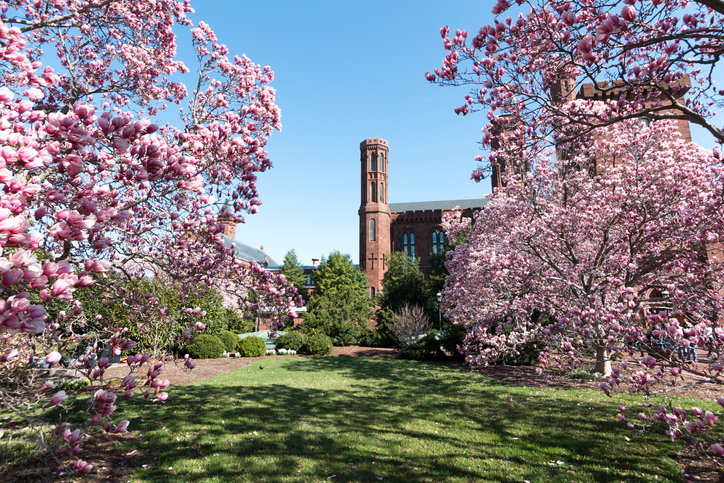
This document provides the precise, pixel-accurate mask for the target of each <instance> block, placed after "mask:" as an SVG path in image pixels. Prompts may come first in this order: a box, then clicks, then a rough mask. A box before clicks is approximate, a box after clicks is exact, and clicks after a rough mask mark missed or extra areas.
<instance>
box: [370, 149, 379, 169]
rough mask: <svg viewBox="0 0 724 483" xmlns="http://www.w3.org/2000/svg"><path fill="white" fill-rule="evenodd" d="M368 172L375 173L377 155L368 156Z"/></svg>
mask: <svg viewBox="0 0 724 483" xmlns="http://www.w3.org/2000/svg"><path fill="white" fill-rule="evenodd" d="M370 171H377V155H376V154H375V153H372V154H370Z"/></svg>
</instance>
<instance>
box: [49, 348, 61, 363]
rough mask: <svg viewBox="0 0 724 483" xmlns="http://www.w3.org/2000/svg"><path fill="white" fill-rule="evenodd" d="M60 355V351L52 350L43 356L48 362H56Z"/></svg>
mask: <svg viewBox="0 0 724 483" xmlns="http://www.w3.org/2000/svg"><path fill="white" fill-rule="evenodd" d="M61 357H62V356H61V355H60V352H58V351H53V352H51V353H50V354H48V355H47V356H45V362H47V363H49V364H54V363H56V362H58V361H59V360H60V358H61Z"/></svg>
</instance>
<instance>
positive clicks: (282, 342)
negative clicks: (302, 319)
mask: <svg viewBox="0 0 724 483" xmlns="http://www.w3.org/2000/svg"><path fill="white" fill-rule="evenodd" d="M303 345H304V337H302V335H301V334H299V333H297V332H287V333H286V334H283V335H280V336H279V337H278V338H277V349H291V350H293V351H298V350H299V349H301V348H302V346H303Z"/></svg>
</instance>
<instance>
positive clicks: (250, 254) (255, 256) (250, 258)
mask: <svg viewBox="0 0 724 483" xmlns="http://www.w3.org/2000/svg"><path fill="white" fill-rule="evenodd" d="M221 236H222V238H223V239H224V246H225V247H226V248H231V244H232V243H234V244H236V247H234V253H235V254H236V256H237V258H241V259H242V260H246V261H247V262H256V263H260V264H262V265H264V258H266V259H267V262H269V265H267V268H271V269H272V270H279V264H278V263H277V262H276V261H275V260H274V259H273V258H272V257H270V256H269V255H267V254H266V253H264V252H263V251H261V250H259V249H257V248H252V247H250V246H249V245H246V244H244V243H241V242H240V241H239V240H233V239H231V238H230V237H228V236H226V235H221Z"/></svg>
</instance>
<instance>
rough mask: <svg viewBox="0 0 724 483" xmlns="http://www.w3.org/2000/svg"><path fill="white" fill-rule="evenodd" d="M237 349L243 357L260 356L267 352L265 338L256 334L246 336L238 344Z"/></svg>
mask: <svg viewBox="0 0 724 483" xmlns="http://www.w3.org/2000/svg"><path fill="white" fill-rule="evenodd" d="M236 351H237V352H238V353H239V354H240V355H241V357H259V356H263V355H264V354H266V343H265V342H264V339H262V338H261V337H256V336H253V335H251V336H249V337H244V338H243V339H241V340H239V342H238V343H237V344H236Z"/></svg>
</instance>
